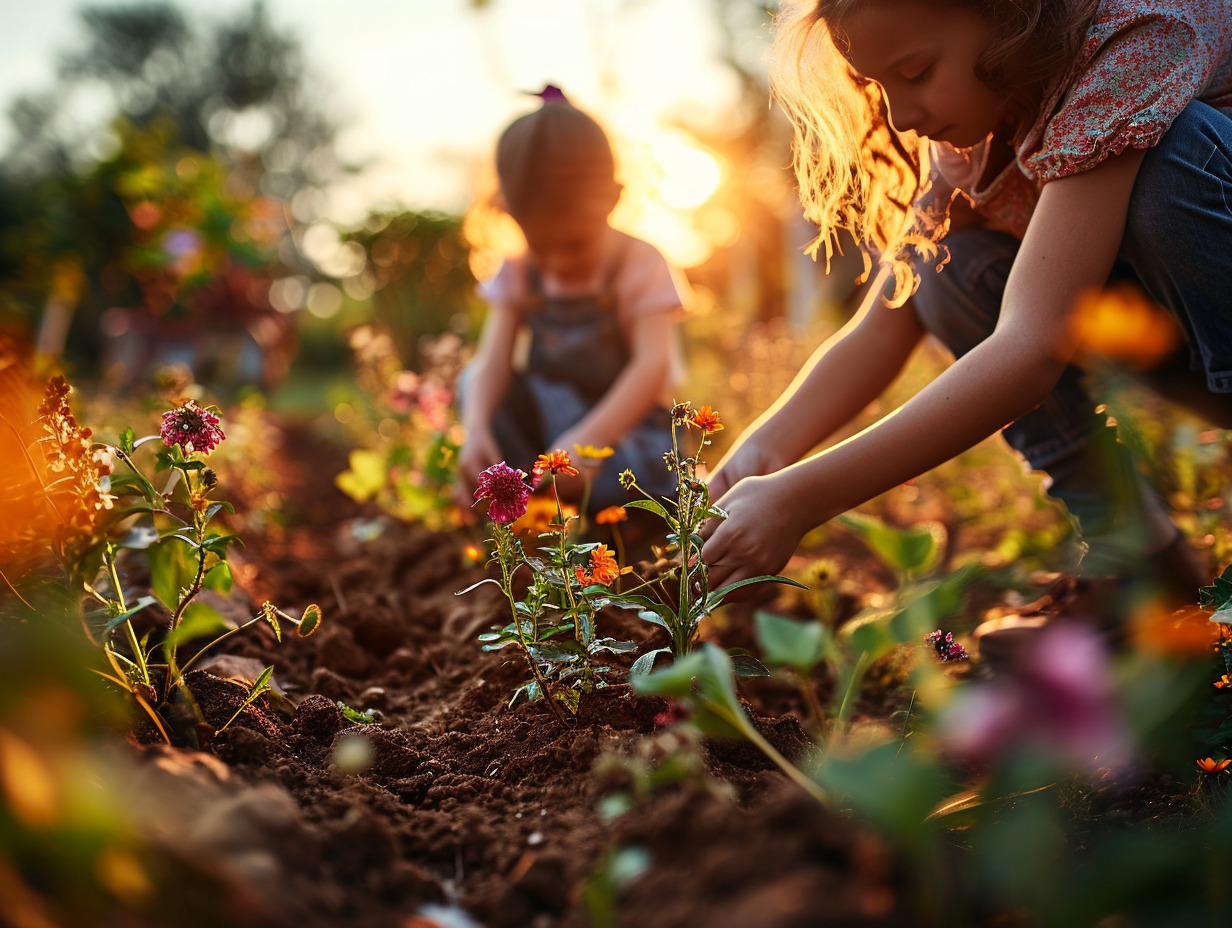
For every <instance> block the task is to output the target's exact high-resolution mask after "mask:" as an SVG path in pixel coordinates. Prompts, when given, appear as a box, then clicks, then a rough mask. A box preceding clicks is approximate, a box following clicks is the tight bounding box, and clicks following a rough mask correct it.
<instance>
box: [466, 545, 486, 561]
mask: <svg viewBox="0 0 1232 928" xmlns="http://www.w3.org/2000/svg"><path fill="white" fill-rule="evenodd" d="M483 554H484V551H483V548H481V547H479V545H467V546H466V559H467V560H468V561H473V562H475V563H476V564H478V563H479V562H480V561H482V560H483Z"/></svg>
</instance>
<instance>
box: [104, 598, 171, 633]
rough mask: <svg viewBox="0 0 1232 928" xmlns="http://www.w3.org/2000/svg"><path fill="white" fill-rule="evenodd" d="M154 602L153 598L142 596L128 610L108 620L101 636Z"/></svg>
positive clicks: (155, 600)
mask: <svg viewBox="0 0 1232 928" xmlns="http://www.w3.org/2000/svg"><path fill="white" fill-rule="evenodd" d="M156 602H158V600H157V599H155V598H154V597H153V596H142V597H141V598H140V599H138V600H137V602H136V603H135V604H133V605H132V606H131V607H130V608H129V609H127V610H126V611H124V612H121V613H120V614H119V615H115V616H112V617H111V618H110V619H108V620H107V624H106V625H104V626H103V631H102V634H104V635H106V634H107V633H108V632H110V631H112V630H113V629H115V628H116V627H118V626H119V625H120V624H121V623H123V622H124V621H126V620H127V619H129V618H130V617H131V616H133V615H136V614H137V613H138V612H140V611H141V610H142V609H144V608H146V606H152V605H154V603H156Z"/></svg>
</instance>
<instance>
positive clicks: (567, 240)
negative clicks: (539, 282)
mask: <svg viewBox="0 0 1232 928" xmlns="http://www.w3.org/2000/svg"><path fill="white" fill-rule="evenodd" d="M609 212H610V208H604V207H603V205H602V204H598V205H595V206H593V207H589V208H588V207H586V206H577V207H574V208H572V209H569V210H563V211H560V212H552V213H550V214H533V215H530V216H524V217H520V218H519V220H518V225H520V226H521V227H522V234H523V235H524V236H525V237H526V247H527V251H528V252H529V253H530V257H531V259H532V260H533V262H534V264H535V266H536V267H537V268H538V269H539V272H540V273H541V274H542V275H543V276H545V277H547V278H550V279H551V280H552V281H554V282H555V283H558V284H561V285H563V286H566V287H570V286H577V287H584V286H587V285H589V284H591V283H592V282H593V281H594V279H595V277H596V276H597V275H598V273H599V269H600V267H601V266H602V264H603V255H604V245H605V244H606V237H607V232H608V224H607V217H608V213H609Z"/></svg>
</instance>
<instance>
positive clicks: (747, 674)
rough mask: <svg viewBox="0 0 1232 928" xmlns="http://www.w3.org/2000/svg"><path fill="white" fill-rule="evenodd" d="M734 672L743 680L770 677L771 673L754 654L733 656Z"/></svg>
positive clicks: (734, 654) (733, 654)
mask: <svg viewBox="0 0 1232 928" xmlns="http://www.w3.org/2000/svg"><path fill="white" fill-rule="evenodd" d="M731 663H732V672H733V673H734V674H735V675H736V676H738V677H739V678H740V679H742V680H753V679H756V678H758V677H768V676H770V671H769V669H768V668H767V667H766V665H765V664H763V663H762V662H761V661H759V660H758V659H757V658H756V657H754V656H753V655H752V654H736V653H734V652H733V653H732V654H731Z"/></svg>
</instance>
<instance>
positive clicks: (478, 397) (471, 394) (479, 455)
mask: <svg viewBox="0 0 1232 928" xmlns="http://www.w3.org/2000/svg"><path fill="white" fill-rule="evenodd" d="M519 324H520V316H519V314H518V312H517V311H516V310H515V309H514V308H513V307H511V306H507V305H503V304H499V303H498V304H495V305H493V306H492V308H491V309H490V310H489V312H488V318H487V319H486V321H485V322H484V325H483V331H482V332H481V333H480V336H479V346H478V348H476V350H475V358H474V360H472V361H471V371H472V373H471V375H470V376H471V382H470V384H469V386H468V388H467V391H466V395H465V397H464V400H463V403H462V408H461V410H460V413H459V417H460V419H461V422H462V426H463V428H465V430H466V440H465V442H464V443H463V445H462V448H461V450H460V451H459V453H458V481H457V483H456V484H455V485H454V497H455V501H456V502H457V503H458V505H459V506H460V507H462V509H463V510H464V511H468V512H469V507H470V505H471V504H472V502H473V500H472V499H471V493H472V492H473V491H474V489H475V481H476V479H477V478H478V476H479V473H480V472H481V471H482V470H484V468H487V467H491V466H492V465H493V464H496V463H497V462H498V461H500V458H501V451H500V445H499V444H498V443H497V441H496V438H495V436H494V435H493V434H492V418H493V416H495V415H496V411H497V410H498V409H499V408H500V404H501V401H502V400H503V399H504V397H505V391H506V390H507V389H508V388H509V379H510V376H511V374H512V371H513V343H514V339H515V337H516V336H517V333H518V326H519Z"/></svg>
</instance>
